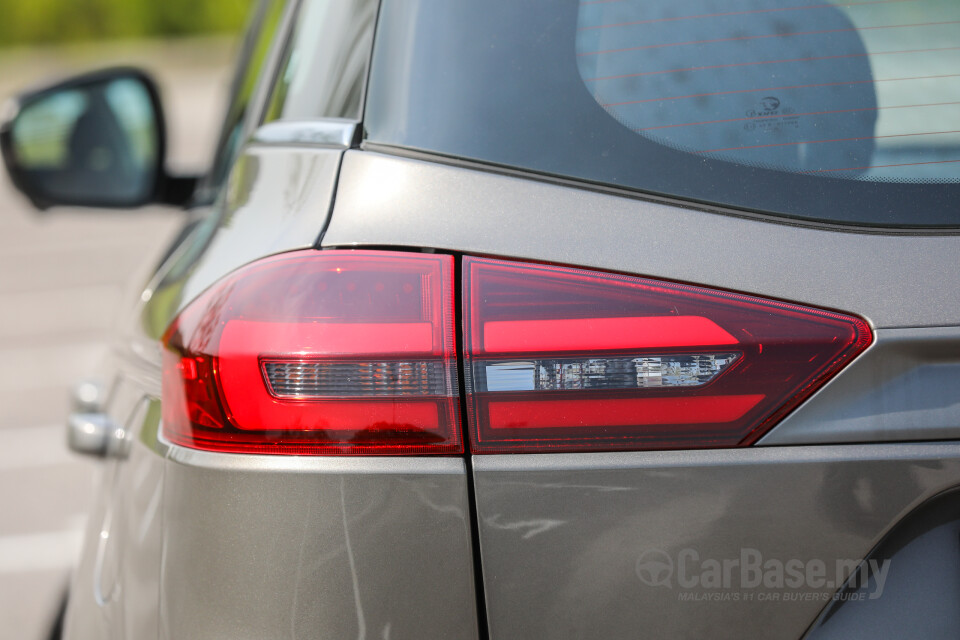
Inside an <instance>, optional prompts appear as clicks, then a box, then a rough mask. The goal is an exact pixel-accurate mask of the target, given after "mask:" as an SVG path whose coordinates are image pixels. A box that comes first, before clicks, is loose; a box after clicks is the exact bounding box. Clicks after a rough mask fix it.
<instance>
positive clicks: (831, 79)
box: [365, 0, 960, 227]
mask: <svg viewBox="0 0 960 640" xmlns="http://www.w3.org/2000/svg"><path fill="white" fill-rule="evenodd" d="M370 83H371V84H370V90H369V96H368V102H367V113H366V118H365V126H366V129H367V138H368V140H369V141H372V142H378V143H383V144H389V145H397V146H403V147H409V148H415V149H420V150H425V151H430V152H437V153H441V154H445V155H452V156H458V157H463V158H467V159H472V160H478V161H481V162H488V163H494V164H499V165H506V166H510V167H516V168H521V169H528V170H532V171H536V172H542V173H548V174H554V175H558V176H564V177H571V178H575V179H581V180H586V181H591V182H597V183H604V184H609V185H614V186H618V187H625V188H629V189H636V190H639V191H644V192H649V193H653V194H660V195H666V196H671V197H679V198H684V199H690V200H695V201H701V202H707V203H713V204H719V205H722V206H729V207H735V208H739V209H746V210H751V211H758V212H765V213H771V214H779V215H784V216H791V217H798V218H805V219H814V220H823V221H829V222H840V223H848V224H864V225H881V226H905V227H932V226H942V227H956V226H960V206H958V204H960V201H958V198H957V195H958V193H957V182H958V180H960V3H958V2H956V1H955V0H859V1H855V2H847V3H831V2H816V0H813V1H811V0H807V1H806V2H805V1H804V0H762V1H761V0H686V1H685V2H676V0H586V1H584V2H580V3H577V2H576V1H571V0H565V1H559V2H558V1H550V0H461V1H459V2H456V3H452V2H448V1H445V0H420V1H419V2H410V1H407V0H383V5H382V8H381V16H380V24H379V27H378V34H377V41H376V45H375V47H374V62H373V69H372V72H371V81H370Z"/></svg>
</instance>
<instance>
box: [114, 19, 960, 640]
mask: <svg viewBox="0 0 960 640" xmlns="http://www.w3.org/2000/svg"><path fill="white" fill-rule="evenodd" d="M357 4H359V3H357ZM309 6H311V3H309V2H308V3H306V4H305V6H304V8H303V10H304V11H306V10H307V7H309ZM300 20H302V21H304V23H309V21H307V19H306V18H305V17H301V18H300ZM958 24H960V9H958V8H957V7H956V6H954V5H953V4H952V3H948V2H937V1H935V0H923V1H918V2H910V1H907V0H904V1H903V2H898V1H894V0H884V1H873V2H857V3H849V4H843V5H833V4H829V3H821V4H809V5H805V6H799V5H795V4H791V3H789V2H787V1H786V0H784V2H776V3H773V4H770V3H763V4H758V3H751V2H740V1H738V0H727V1H725V2H723V3H720V5H717V4H716V3H708V2H695V3H688V5H684V6H683V7H678V6H676V5H674V4H670V3H661V2H653V1H648V2H639V1H635V0H620V1H616V0H614V1H608V2H581V3H579V4H577V3H576V2H565V3H559V4H557V3H548V2H545V1H534V0H531V1H529V2H522V3H517V2H506V1H500V0H497V1H495V2H473V1H471V2H463V3H457V4H451V3H443V2H433V1H427V2H422V3H404V2H399V1H394V0H383V2H382V4H381V6H380V7H379V15H378V17H377V26H376V32H375V35H374V38H373V54H372V61H371V62H370V70H369V78H367V80H366V85H365V86H364V88H363V90H362V92H361V93H362V95H363V100H364V104H365V106H364V110H363V117H362V123H359V122H357V123H344V122H342V121H332V120H330V121H325V122H326V125H325V126H328V128H323V127H322V126H321V124H322V123H318V122H316V121H311V122H307V121H306V120H308V118H306V117H305V115H304V113H302V112H295V113H291V114H289V115H288V116H287V117H285V116H284V115H283V114H284V109H283V108H282V102H283V101H282V99H281V100H280V103H281V106H280V107H278V108H277V109H273V108H272V107H270V108H268V109H266V113H267V116H266V119H267V120H274V121H272V122H268V123H266V124H264V125H263V126H262V127H261V128H260V129H259V132H258V133H257V134H255V136H254V138H253V142H252V143H251V144H250V145H249V146H248V147H247V148H246V150H245V152H244V155H243V156H242V157H241V159H240V161H239V163H238V164H237V166H236V167H235V169H234V177H233V178H232V181H231V185H232V186H231V187H230V188H228V190H227V195H226V196H225V200H226V204H225V205H224V206H225V210H226V211H227V214H225V216H224V217H223V218H221V219H220V220H219V221H218V222H216V223H215V224H213V225H211V227H210V229H209V233H210V236H208V237H206V238H202V237H198V239H196V240H195V242H196V247H197V250H196V251H195V252H193V253H191V252H190V251H189V250H186V251H184V252H182V253H181V254H180V257H176V256H175V257H174V258H173V259H172V262H171V263H170V264H168V265H167V266H166V267H165V273H161V274H158V277H157V279H156V281H155V283H153V284H152V285H151V289H150V290H149V291H150V295H149V296H146V299H145V300H144V304H143V305H142V307H141V309H140V313H141V317H142V318H154V320H156V319H157V318H160V319H162V321H154V322H152V324H151V323H149V322H146V321H142V322H141V325H142V326H146V325H148V324H150V325H151V326H152V327H153V330H152V331H150V330H148V331H146V332H143V333H142V334H137V335H138V336H139V337H136V338H131V340H130V341H129V343H128V347H129V350H130V351H136V349H137V345H138V344H139V345H140V347H143V346H144V345H151V346H149V347H144V348H146V349H148V350H149V349H152V350H153V351H152V352H151V354H152V355H151V356H150V357H151V358H152V359H153V365H151V366H147V367H145V372H141V377H140V378H139V379H140V380H141V382H140V383H139V384H143V385H146V386H148V387H150V389H152V390H153V391H152V394H153V396H154V397H153V399H152V400H151V401H150V402H152V403H153V405H151V406H153V409H152V411H153V413H149V412H148V413H149V415H148V417H147V418H141V419H140V422H141V423H142V424H143V425H146V427H145V428H142V429H141V430H140V433H141V436H140V438H139V440H140V442H139V444H136V443H135V444H134V448H135V450H137V451H139V453H138V454H135V455H142V456H145V457H146V458H147V459H148V460H152V461H153V462H149V463H144V466H145V468H146V467H150V466H153V467H154V468H156V467H157V461H158V460H162V462H161V463H160V465H159V469H158V471H157V474H158V476H157V477H158V478H159V479H158V480H157V483H158V484H157V485H156V486H159V487H160V489H158V491H159V492H160V495H161V496H162V497H161V498H158V499H157V500H158V502H157V505H155V506H154V507H153V509H154V510H155V511H154V513H155V517H153V518H144V517H143V515H142V514H143V512H144V509H143V508H138V507H136V506H135V505H136V504H138V503H137V500H136V499H134V497H131V498H130V499H129V500H128V505H133V506H130V507H129V513H136V514H138V515H137V516H136V517H132V519H131V522H134V523H137V522H139V523H140V524H142V527H141V528H140V529H136V528H135V527H134V526H133V525H132V524H131V526H129V527H128V528H129V529H130V533H129V536H128V537H129V539H130V540H131V541H132V542H131V543H129V545H128V547H126V548H127V554H128V556H135V555H136V550H137V549H138V548H139V549H146V550H147V551H146V553H148V554H149V557H151V558H152V561H153V562H154V564H153V565H151V568H148V569H146V570H145V574H144V575H146V576H147V577H145V578H143V580H142V581H141V583H142V584H146V585H148V586H149V585H153V584H155V585H156V589H157V590H158V591H159V610H158V611H159V613H158V615H157V619H158V621H157V625H158V626H159V628H160V631H161V635H162V636H163V637H171V638H172V637H184V636H215V637H228V636H246V635H250V636H254V635H255V636H257V637H264V638H281V637H296V636H298V635H300V636H302V635H314V636H333V637H346V636H354V635H356V636H357V637H373V636H377V637H384V638H397V637H438V638H441V637H442V638H454V637H458V638H459V637H464V638H473V637H493V638H542V637H560V638H562V637H570V638H588V637H595V638H610V637H636V636H641V637H681V638H683V637H717V638H723V637H730V638H743V637H764V638H799V637H804V636H807V637H812V638H829V637H874V638H875V637H904V636H907V635H912V636H914V637H931V638H933V637H956V635H957V632H958V630H960V617H958V615H957V613H956V611H955V603H956V600H957V597H958V595H960V579H958V577H957V574H956V572H955V571H951V570H948V569H947V568H946V567H949V568H955V564H953V563H955V562H957V561H958V560H960V558H958V554H960V552H958V550H957V548H956V544H955V543H956V537H957V535H958V533H960V502H958V499H957V498H956V497H955V492H954V489H955V488H956V487H957V486H958V485H960V444H958V443H957V442H956V440H957V436H958V434H960V405H958V404H957V389H960V296H958V295H957V291H958V289H960V287H958V284H960V280H958V278H960V274H958V270H957V265H958V264H960V237H958V235H957V233H956V230H957V228H960V217H958V216H960V213H958V212H960V209H958V207H957V204H958V202H960V200H958V198H957V181H958V173H957V172H958V167H960V133H958V131H960V120H958V116H957V114H958V113H960V112H958V110H957V109H956V105H957V104H958V100H960V98H958V97H957V95H960V94H958V91H960V74H956V73H952V72H951V71H953V70H955V67H956V63H957V62H958V60H960V47H958V46H957V43H958V33H960V30H958ZM289 60H290V58H287V61H286V62H284V63H283V65H287V66H283V65H281V67H282V69H281V70H280V72H279V73H278V75H277V78H278V80H277V82H278V83H282V82H287V83H288V86H287V85H284V86H286V88H285V89H284V90H285V91H286V90H289V91H290V92H294V89H295V88H296V87H298V86H300V87H301V88H302V87H303V86H307V85H303V84H299V85H298V80H297V78H298V76H297V69H296V66H295V65H294V66H293V68H292V70H291V68H290V65H291V63H290V62H289ZM303 64H304V63H302V62H301V66H302V65H303ZM347 66H349V65H347ZM334 93H336V92H334ZM267 95H268V96H269V95H270V94H269V93H268V94H267ZM276 95H277V94H276V92H274V93H273V96H274V97H275V96H276ZM343 95H345V96H346V95H353V94H352V93H351V92H349V91H344V92H343ZM274 97H270V98H269V99H268V100H266V102H265V104H267V105H268V106H269V105H272V104H273V102H274ZM271 113H272V114H273V115H270V114H271ZM314 115H315V116H316V115H319V116H322V115H325V114H322V113H318V114H314ZM257 124H258V125H259V124H261V123H260V122H258V123H257ZM347 124H350V126H349V127H347V128H346V129H342V128H341V129H336V127H338V126H341V127H343V126H346V125H347ZM352 126H358V127H362V129H359V128H358V129H353V128H350V127H352ZM334 130H336V131H340V133H341V134H342V135H340V136H339V137H337V136H331V135H330V132H331V131H334ZM344 131H346V133H344ZM357 131H362V134H360V133H355V132H357ZM321 132H322V133H323V135H324V136H327V137H325V138H323V141H322V142H321V144H319V145H318V144H316V142H315V141H316V139H317V137H318V136H320V134H321ZM310 136H314V138H313V139H314V142H312V143H311V142H310ZM305 143H306V144H305ZM317 185H322V186H317ZM331 202H332V206H330V207H329V210H328V209H327V208H326V207H327V206H329V205H330V203H331ZM291 220H300V221H302V222H300V223H292V222H290V221H291ZM278 221H281V222H278ZM305 221H309V222H311V223H316V224H315V226H311V224H307V222H305ZM321 229H322V231H321ZM198 233H200V234H201V236H202V234H203V231H200V232H198ZM241 245H242V246H244V247H246V248H245V249H244V250H243V251H239V250H237V247H238V246H241ZM178 261H179V262H180V263H181V265H180V267H179V268H178V267H177V263H178ZM144 380H146V382H143V381H144ZM147 395H150V394H149V393H148V394H147ZM143 434H146V435H143ZM141 445H142V446H141ZM138 447H139V448H138ZM147 502H149V500H148V499H147V498H146V497H145V496H141V498H140V499H139V503H147ZM147 511H149V509H147ZM156 514H159V515H156ZM137 535H140V538H139V539H137ZM151 536H153V538H151ZM151 539H153V542H152V543H150V544H147V543H146V542H144V541H145V540H147V541H149V540H151ZM138 545H140V546H139V547H138ZM148 564H149V563H148ZM120 573H122V571H120ZM128 582H129V583H130V584H133V585H136V584H137V580H136V578H135V577H131V578H129V581H128ZM145 592H149V589H148V588H146V589H145ZM121 609H122V608H121ZM127 615H131V614H127Z"/></svg>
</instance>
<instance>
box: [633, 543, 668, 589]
mask: <svg viewBox="0 0 960 640" xmlns="http://www.w3.org/2000/svg"><path fill="white" fill-rule="evenodd" d="M636 572H637V577H638V578H640V582H642V583H643V584H645V585H647V586H650V587H671V586H672V584H671V579H672V578H673V558H671V557H670V556H668V555H667V554H666V553H664V552H663V551H660V550H659V549H650V550H648V551H644V552H643V553H642V554H641V555H640V557H639V558H637V566H636Z"/></svg>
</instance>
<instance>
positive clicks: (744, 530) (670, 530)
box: [473, 443, 960, 640]
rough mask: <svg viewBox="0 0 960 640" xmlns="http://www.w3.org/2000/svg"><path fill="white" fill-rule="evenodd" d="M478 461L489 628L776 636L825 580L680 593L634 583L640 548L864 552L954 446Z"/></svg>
mask: <svg viewBox="0 0 960 640" xmlns="http://www.w3.org/2000/svg"><path fill="white" fill-rule="evenodd" d="M473 466H474V478H475V482H476V494H477V509H478V517H479V520H480V525H479V529H480V543H481V549H482V555H483V576H484V583H485V590H486V600H487V615H488V619H489V623H490V630H491V637H492V638H496V639H500V638H626V637H648V638H737V639H742V638H764V639H770V640H773V639H777V638H784V639H787V638H798V637H800V636H802V635H803V633H804V632H805V630H806V629H807V627H808V626H809V625H810V624H811V623H812V622H813V620H814V619H815V618H816V617H817V615H818V614H819V612H820V610H821V609H822V608H823V607H824V605H825V604H826V602H825V600H823V599H822V597H819V596H820V594H823V593H826V594H827V595H829V594H830V593H832V590H831V589H815V588H809V587H801V588H800V589H796V590H788V591H791V592H792V593H796V594H812V595H811V596H809V597H811V598H814V599H811V600H807V601H804V600H799V601H783V600H779V601H770V600H761V599H758V598H756V597H754V598H753V599H747V598H744V597H741V598H740V599H737V600H725V601H710V600H703V599H701V600H697V601H688V600H684V599H682V596H681V593H682V592H683V591H685V590H684V589H682V588H680V587H679V586H678V585H677V584H676V582H673V583H672V585H671V586H648V585H647V584H644V583H643V582H642V581H641V580H640V579H639V578H638V574H637V571H636V565H637V562H638V560H639V559H640V558H641V556H642V555H643V554H644V553H645V552H647V551H651V550H661V551H663V552H665V553H667V554H668V555H669V556H671V557H676V555H677V553H678V552H679V551H680V550H682V549H693V550H695V551H697V552H698V553H699V556H700V558H701V559H704V560H705V559H718V560H720V559H730V558H739V556H740V552H741V549H744V548H751V549H756V550H758V551H760V552H761V553H762V554H763V557H764V558H765V559H766V558H774V559H778V560H780V561H784V562H785V561H787V560H789V559H793V558H797V559H800V560H804V561H806V560H812V559H822V560H824V561H825V562H826V563H827V565H828V566H831V565H832V563H833V562H834V561H835V560H836V559H839V558H843V559H853V560H858V559H860V558H863V557H865V556H866V554H867V553H868V552H869V551H870V550H871V549H872V548H873V546H874V545H876V544H877V542H878V541H879V540H880V538H881V537H882V536H883V535H884V533H885V532H886V531H887V530H888V529H889V528H890V527H891V526H892V525H893V523H895V522H897V520H898V519H899V518H901V517H902V516H903V515H904V514H906V513H907V512H909V511H910V510H911V509H912V508H914V507H916V506H917V505H918V504H920V503H921V502H923V501H924V500H925V499H927V498H929V497H931V496H933V495H935V494H937V493H939V492H940V491H943V490H944V489H947V488H950V487H952V486H954V485H956V484H958V483H960V444H956V443H951V444H910V445H906V444H904V445H862V446H858V445H848V446H822V447H777V448H748V449H738V450H713V451H696V452H690V451H670V452H650V453H597V454H552V455H523V456H517V455H515V456H475V457H474V458H473ZM691 591H692V592H693V593H694V595H696V596H698V597H700V598H706V597H709V594H710V593H715V594H723V593H741V592H746V591H747V590H739V589H736V588H734V589H726V590H724V589H705V588H694V589H692V590H691ZM762 591H765V590H764V589H755V590H754V593H755V595H756V593H759V592H762Z"/></svg>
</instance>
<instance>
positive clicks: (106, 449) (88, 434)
mask: <svg viewBox="0 0 960 640" xmlns="http://www.w3.org/2000/svg"><path fill="white" fill-rule="evenodd" d="M67 446H69V447H70V449H71V450H72V451H75V452H76V453H81V454H84V455H88V456H96V457H98V458H107V457H111V458H124V457H126V455H127V432H126V429H124V428H123V427H121V426H119V425H117V424H116V423H115V422H114V421H113V420H112V419H111V418H110V416H108V415H107V414H105V413H80V412H78V413H71V414H70V416H69V417H68V418H67Z"/></svg>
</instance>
